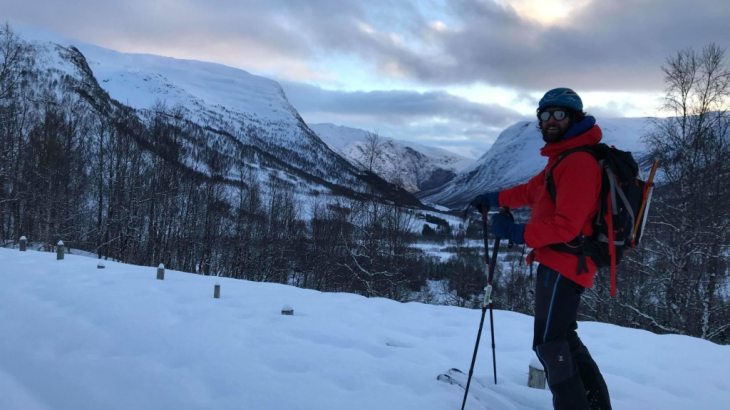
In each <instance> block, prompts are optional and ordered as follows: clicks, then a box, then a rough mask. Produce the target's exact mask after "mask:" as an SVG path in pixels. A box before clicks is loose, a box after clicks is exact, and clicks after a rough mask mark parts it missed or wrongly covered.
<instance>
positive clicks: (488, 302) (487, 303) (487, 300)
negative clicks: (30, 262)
mask: <svg viewBox="0 0 730 410" xmlns="http://www.w3.org/2000/svg"><path fill="white" fill-rule="evenodd" d="M487 211H488V209H487V208H484V207H482V209H481V212H482V227H483V230H484V256H485V262H486V267H487V269H488V274H487V286H486V287H485V288H484V301H483V302H482V316H481V319H480V321H479V331H478V332H477V341H476V344H475V345H474V355H473V356H472V358H471V367H469V377H468V378H467V381H466V387H465V388H464V400H463V401H462V402H461V410H464V406H466V398H467V396H468V395H469V386H470V385H471V378H472V376H473V375H474V363H476V360H477V352H478V351H479V341H480V340H481V338H482V329H483V328H484V316H485V315H486V313H487V307H489V323H490V327H491V333H492V363H493V366H494V384H497V353H496V345H495V343H494V314H493V309H492V308H493V304H492V279H493V278H494V269H495V267H496V266H497V254H498V253H499V242H500V239H501V238H500V237H496V238H495V240H494V250H493V252H492V260H491V262H490V260H489V240H488V237H487V235H488V229H487ZM501 211H502V212H506V213H507V214H508V215H510V216H511V214H510V213H509V209H508V208H504V209H503V210H501Z"/></svg>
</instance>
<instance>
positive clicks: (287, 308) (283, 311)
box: [281, 305, 294, 316]
mask: <svg viewBox="0 0 730 410" xmlns="http://www.w3.org/2000/svg"><path fill="white" fill-rule="evenodd" d="M281 314H282V315H287V316H294V308H292V307H291V306H289V305H284V307H283V308H281Z"/></svg>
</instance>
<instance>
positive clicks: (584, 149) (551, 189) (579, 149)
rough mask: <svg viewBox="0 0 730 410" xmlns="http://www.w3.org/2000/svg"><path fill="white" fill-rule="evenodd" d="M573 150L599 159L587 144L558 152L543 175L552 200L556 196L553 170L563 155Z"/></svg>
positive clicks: (562, 158)
mask: <svg viewBox="0 0 730 410" xmlns="http://www.w3.org/2000/svg"><path fill="white" fill-rule="evenodd" d="M574 152H587V153H589V154H591V155H593V158H595V159H596V160H598V159H599V158H598V154H597V153H596V151H595V150H593V149H591V147H590V146H588V145H585V146H582V147H577V148H572V149H569V150H565V151H563V153H562V154H560V156H559V157H558V160H557V161H555V163H554V164H553V166H552V167H550V169H549V170H548V172H547V175H545V179H546V180H547V189H548V192H549V193H550V198H552V200H553V202H555V197H556V196H557V192H556V190H555V180H554V179H553V171H555V168H557V166H558V164H560V163H561V162H562V161H563V160H564V159H565V157H567V156H568V155H570V154H572V153H574Z"/></svg>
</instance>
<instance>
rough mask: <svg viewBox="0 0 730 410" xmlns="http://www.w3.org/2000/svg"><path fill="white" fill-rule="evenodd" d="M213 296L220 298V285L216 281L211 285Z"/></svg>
mask: <svg viewBox="0 0 730 410" xmlns="http://www.w3.org/2000/svg"><path fill="white" fill-rule="evenodd" d="M213 297H214V298H215V299H220V298H221V285H219V284H217V283H216V284H215V286H214V287H213Z"/></svg>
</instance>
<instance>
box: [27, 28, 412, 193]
mask: <svg viewBox="0 0 730 410" xmlns="http://www.w3.org/2000/svg"><path fill="white" fill-rule="evenodd" d="M20 35H21V37H22V38H23V39H25V40H30V41H31V42H32V44H33V47H34V48H35V50H36V52H37V55H38V57H37V61H38V62H39V65H41V66H42V67H43V68H44V69H45V71H54V70H57V71H60V72H62V73H64V75H65V76H66V77H72V78H74V79H75V80H76V81H77V82H78V83H80V84H84V87H83V89H84V90H85V91H84V92H85V93H87V94H88V95H89V96H90V97H91V98H92V99H93V100H94V104H95V105H97V106H99V107H103V106H110V104H112V105H114V104H119V103H121V105H125V106H129V107H131V108H133V109H134V110H135V111H136V113H137V116H138V117H139V118H141V119H142V120H143V121H146V122H147V123H151V122H153V121H155V119H156V118H161V117H164V118H167V119H168V120H169V121H172V122H175V121H178V122H179V123H180V127H184V126H188V127H190V126H192V127H193V128H195V129H196V131H197V132H194V133H192V134H191V135H187V136H186V138H183V139H181V140H180V144H181V145H182V147H183V151H184V152H185V153H186V155H185V157H184V158H182V159H180V161H181V162H182V163H183V164H182V165H184V166H185V167H188V168H190V169H192V170H194V171H196V172H198V173H201V174H203V175H208V176H216V177H218V178H222V179H224V180H231V181H239V180H241V179H242V178H243V177H242V172H243V171H242V169H244V168H245V169H248V170H253V171H254V172H255V173H257V174H258V176H259V179H260V180H262V181H268V180H269V179H270V178H271V177H272V176H275V177H276V178H278V179H279V180H284V181H288V182H289V183H290V186H291V188H292V189H296V190H297V191H298V192H299V193H301V194H308V193H333V192H334V193H338V194H347V195H352V194H357V193H366V192H367V193H373V192H375V193H377V194H379V195H381V196H383V197H392V196H396V195H397V196H401V197H403V198H405V200H406V202H407V203H411V204H418V200H416V199H415V198H413V197H412V196H410V195H409V194H407V193H406V192H404V191H402V190H399V189H396V188H395V187H393V186H391V185H389V184H386V183H385V182H384V181H382V180H380V179H379V178H378V177H376V176H374V175H371V174H368V173H366V172H363V171H361V170H359V169H357V168H356V167H354V166H353V165H352V164H350V163H349V162H348V161H346V160H344V159H343V158H342V157H341V156H340V155H338V154H337V153H335V152H334V151H333V150H332V149H330V148H329V147H328V146H327V145H326V144H325V143H324V142H322V140H320V138H319V137H317V135H316V134H315V133H314V132H312V131H311V130H310V129H309V127H308V126H307V124H306V123H305V122H304V121H303V120H302V118H301V117H300V116H299V114H298V113H297V111H296V109H294V107H293V106H292V105H291V104H290V103H289V101H288V100H287V99H286V96H285V94H284V92H283V90H282V88H281V86H280V85H279V84H278V83H276V82H274V81H272V80H269V79H266V78H263V77H259V76H255V75H251V74H249V73H247V72H245V71H243V70H239V69H234V68H230V67H226V66H222V65H219V64H213V63H206V62H200V61H189V60H178V59H173V58H168V57H160V56H154V55H141V54H124V53H119V52H116V51H113V50H108V49H104V48H101V47H98V46H94V45H90V44H84V43H81V42H77V41H73V40H68V39H64V38H62V37H59V36H57V35H55V34H53V33H48V32H43V31H36V30H33V31H30V30H27V29H26V30H23V31H21V32H20ZM106 100H109V101H106ZM116 102H118V103H116ZM149 145H150V146H153V145H154V141H149ZM212 157H215V159H214V160H213V159H211V158H212ZM213 162H214V163H215V165H213V164H212V163H213Z"/></svg>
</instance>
